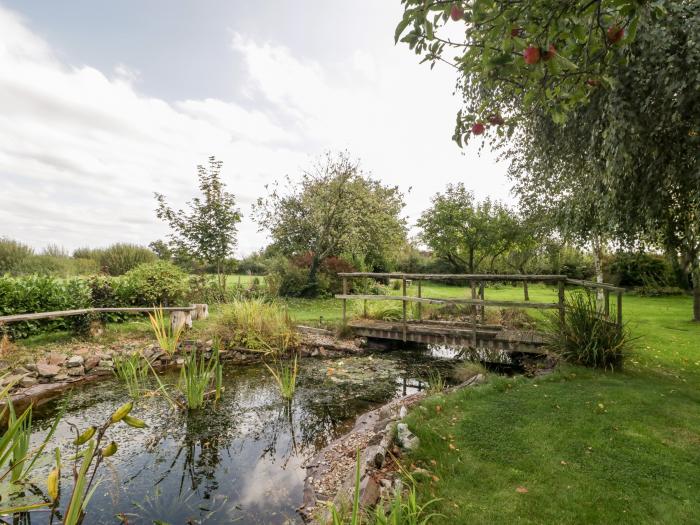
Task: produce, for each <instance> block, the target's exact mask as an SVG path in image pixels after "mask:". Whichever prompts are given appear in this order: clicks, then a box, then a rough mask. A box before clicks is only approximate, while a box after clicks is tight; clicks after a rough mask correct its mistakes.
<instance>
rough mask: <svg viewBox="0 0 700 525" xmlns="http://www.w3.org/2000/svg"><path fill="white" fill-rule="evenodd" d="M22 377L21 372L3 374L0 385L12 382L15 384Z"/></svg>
mask: <svg viewBox="0 0 700 525" xmlns="http://www.w3.org/2000/svg"><path fill="white" fill-rule="evenodd" d="M23 377H24V375H23V374H12V375H9V376H5V377H4V378H3V379H2V382H0V384H1V385H2V386H6V385H9V384H11V383H14V384H15V385H17V384H19V382H20V381H21V380H22V378H23Z"/></svg>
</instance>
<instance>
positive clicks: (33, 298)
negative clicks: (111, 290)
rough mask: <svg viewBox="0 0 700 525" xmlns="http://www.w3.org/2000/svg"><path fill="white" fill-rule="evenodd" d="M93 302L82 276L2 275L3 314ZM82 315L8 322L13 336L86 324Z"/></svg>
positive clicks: (0, 298) (0, 308)
mask: <svg viewBox="0 0 700 525" xmlns="http://www.w3.org/2000/svg"><path fill="white" fill-rule="evenodd" d="M90 305H91V299H90V288H89V286H88V285H87V283H86V282H85V281H84V280H82V279H67V280H64V279H56V278H54V277H49V276H28V277H21V278H20V277H0V315H14V314H23V313H32V312H51V311H56V310H75V309H80V308H88V307H90ZM83 321H84V320H83V319H81V318H80V317H66V318H62V319H46V320H39V321H24V322H17V323H9V324H7V325H5V327H4V330H6V331H7V332H8V333H9V334H10V336H12V337H13V338H18V337H27V336H29V335H33V334H36V333H39V332H42V331H48V330H61V329H64V330H65V329H71V328H74V327H76V326H78V325H81V324H84V323H83Z"/></svg>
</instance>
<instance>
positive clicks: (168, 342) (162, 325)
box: [148, 308, 183, 357]
mask: <svg viewBox="0 0 700 525" xmlns="http://www.w3.org/2000/svg"><path fill="white" fill-rule="evenodd" d="M148 319H149V320H150V321H151V327H153V332H154V333H155V336H156V339H157V340H158V346H159V347H160V349H161V350H163V351H164V352H165V353H166V354H168V355H169V356H171V357H172V355H173V354H174V353H175V351H176V350H177V345H178V343H179V342H180V336H181V335H182V330H183V326H180V327H178V328H176V329H173V327H172V326H171V324H170V319H167V320H166V319H165V314H164V313H163V309H162V308H154V309H153V313H152V314H151V313H149V314H148Z"/></svg>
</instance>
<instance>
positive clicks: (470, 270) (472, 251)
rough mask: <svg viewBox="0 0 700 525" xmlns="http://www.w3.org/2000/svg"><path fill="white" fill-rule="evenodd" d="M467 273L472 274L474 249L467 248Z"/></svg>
mask: <svg viewBox="0 0 700 525" xmlns="http://www.w3.org/2000/svg"><path fill="white" fill-rule="evenodd" d="M469 273H471V274H473V273H474V248H469Z"/></svg>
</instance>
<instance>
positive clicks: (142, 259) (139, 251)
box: [96, 243, 156, 275]
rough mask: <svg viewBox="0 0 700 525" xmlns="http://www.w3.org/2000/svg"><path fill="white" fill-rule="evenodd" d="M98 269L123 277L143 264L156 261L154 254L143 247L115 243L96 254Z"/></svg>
mask: <svg viewBox="0 0 700 525" xmlns="http://www.w3.org/2000/svg"><path fill="white" fill-rule="evenodd" d="M96 255H97V256H98V263H99V265H100V269H101V270H102V271H103V272H105V273H108V274H109V275H123V274H125V273H126V272H128V271H129V270H131V269H133V268H136V267H137V266H138V265H140V264H143V263H150V262H153V261H155V260H156V254H155V253H153V252H152V251H151V250H149V249H148V248H146V247H144V246H138V245H136V244H129V243H116V244H113V245H111V246H108V247H107V248H105V249H104V250H100V251H99V252H97V253H96Z"/></svg>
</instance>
